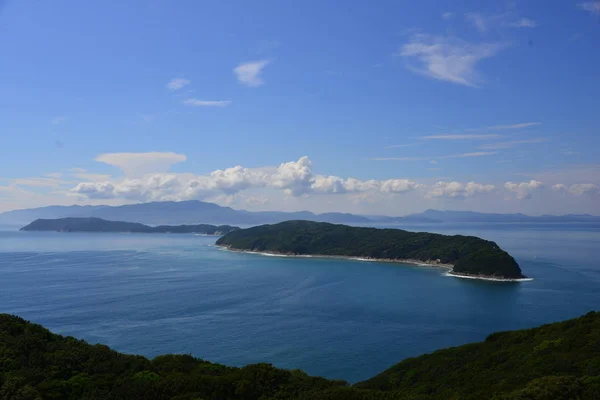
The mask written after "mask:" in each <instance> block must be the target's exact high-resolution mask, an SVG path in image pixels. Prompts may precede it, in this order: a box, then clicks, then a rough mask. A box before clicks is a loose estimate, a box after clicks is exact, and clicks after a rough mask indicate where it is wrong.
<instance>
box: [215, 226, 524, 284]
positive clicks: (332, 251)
mask: <svg viewBox="0 0 600 400" xmlns="http://www.w3.org/2000/svg"><path fill="white" fill-rule="evenodd" d="M216 244H217V245H219V246H223V247H226V248H228V249H231V250H239V251H250V252H259V253H260V252H262V253H273V254H285V255H313V256H337V257H351V258H361V259H370V260H379V261H392V262H411V263H426V264H431V265H438V266H446V267H448V268H451V269H452V270H451V274H453V275H457V276H464V277H475V278H482V279H492V280H519V279H523V278H525V276H523V274H522V273H521V268H520V267H519V265H518V264H517V262H516V261H515V259H514V258H513V257H512V256H510V255H509V254H508V253H507V252H505V251H504V250H502V249H501V248H500V247H498V245H497V244H496V243H494V242H491V241H489V240H484V239H480V238H478V237H475V236H462V235H454V236H447V235H440V234H437V233H426V232H408V231H404V230H400V229H377V228H362V227H351V226H347V225H337V224H329V223H324V222H311V221H287V222H281V223H279V224H274V225H261V226H255V227H252V228H248V229H241V230H236V231H233V232H230V233H228V234H227V235H225V236H223V237H221V238H219V240H217V242H216Z"/></svg>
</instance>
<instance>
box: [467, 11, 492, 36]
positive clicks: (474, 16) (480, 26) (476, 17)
mask: <svg viewBox="0 0 600 400" xmlns="http://www.w3.org/2000/svg"><path fill="white" fill-rule="evenodd" d="M465 19H466V20H467V21H469V22H471V23H472V24H473V25H474V26H475V28H477V30H478V31H479V32H482V33H483V32H485V31H487V29H488V22H487V19H486V18H485V17H484V16H483V15H482V14H480V13H476V12H473V13H467V14H465Z"/></svg>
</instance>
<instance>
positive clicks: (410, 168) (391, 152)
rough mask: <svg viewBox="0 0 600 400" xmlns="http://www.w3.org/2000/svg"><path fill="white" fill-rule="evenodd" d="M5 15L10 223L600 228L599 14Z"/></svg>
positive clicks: (47, 11)
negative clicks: (253, 220) (219, 217)
mask: <svg viewBox="0 0 600 400" xmlns="http://www.w3.org/2000/svg"><path fill="white" fill-rule="evenodd" d="M0 4H1V5H0V54H1V55H2V58H1V59H2V62H1V63H0V76H1V77H2V79H0V93H1V94H2V95H1V96H0V132H1V135H2V136H1V137H2V141H1V143H2V146H0V171H1V173H0V211H5V210H10V209H15V208H23V207H33V206H42V205H49V204H123V203H133V202H143V201H155V200H187V199H199V200H206V201H214V202H218V203H219V204H223V205H230V206H232V207H235V208H245V209H251V210H254V209H257V210H258V209H263V210H266V209H271V210H275V209H278V210H297V209H309V210H313V211H317V212H324V211H349V212H360V213H377V214H381V213H386V214H397V215H402V214H406V213H409V212H416V211H420V210H422V209H425V208H444V209H468V210H477V211H497V212H525V213H531V214H539V213H544V212H548V213H571V212H572V213H580V212H582V213H583V212H587V213H594V214H600V191H599V187H600V164H599V162H598V161H599V160H598V151H597V149H598V148H599V147H600V139H599V136H598V127H599V126H600V124H599V123H600V115H599V114H598V111H597V110H598V94H599V93H600V79H599V78H600V52H598V51H597V50H598V43H599V39H600V2H599V1H582V2H577V1H574V2H569V1H560V2H558V1H556V2H548V1H527V2H525V1H510V2H508V1H507V2H481V1H465V2H461V3H460V5H458V4H456V2H452V1H421V2H408V1H406V2H400V1H379V2H376V3H369V2H362V1H348V2H344V3H343V4H341V3H340V2H334V1H304V2H283V1H256V2H242V1H202V2H200V1H178V2H170V1H128V2H116V1H112V2H111V1H108V2H77V1H62V0H54V1H52V2H41V1H15V0H5V1H4V2H1V1H0ZM237 166H240V167H237Z"/></svg>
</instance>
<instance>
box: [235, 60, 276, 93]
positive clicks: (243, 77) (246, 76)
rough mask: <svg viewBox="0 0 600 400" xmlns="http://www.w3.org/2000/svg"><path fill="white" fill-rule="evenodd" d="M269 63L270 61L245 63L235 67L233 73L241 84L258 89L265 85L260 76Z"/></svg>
mask: <svg viewBox="0 0 600 400" xmlns="http://www.w3.org/2000/svg"><path fill="white" fill-rule="evenodd" d="M269 63H270V61H269V60H259V61H251V62H247V63H243V64H240V65H238V66H237V67H235V68H234V69H233V73H234V74H235V76H236V77H237V79H238V81H240V83H242V84H244V85H246V86H250V87H257V86H260V85H262V84H264V83H265V82H264V81H263V79H262V77H261V76H260V75H261V73H262V70H263V69H264V68H265V67H266V66H267V65H269Z"/></svg>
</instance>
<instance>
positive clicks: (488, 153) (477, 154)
mask: <svg viewBox="0 0 600 400" xmlns="http://www.w3.org/2000/svg"><path fill="white" fill-rule="evenodd" d="M494 154H496V152H495V151H475V152H472V153H461V154H451V155H448V156H437V157H375V158H371V160H373V161H429V160H440V159H442V160H443V159H447V158H464V157H483V156H491V155H494Z"/></svg>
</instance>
